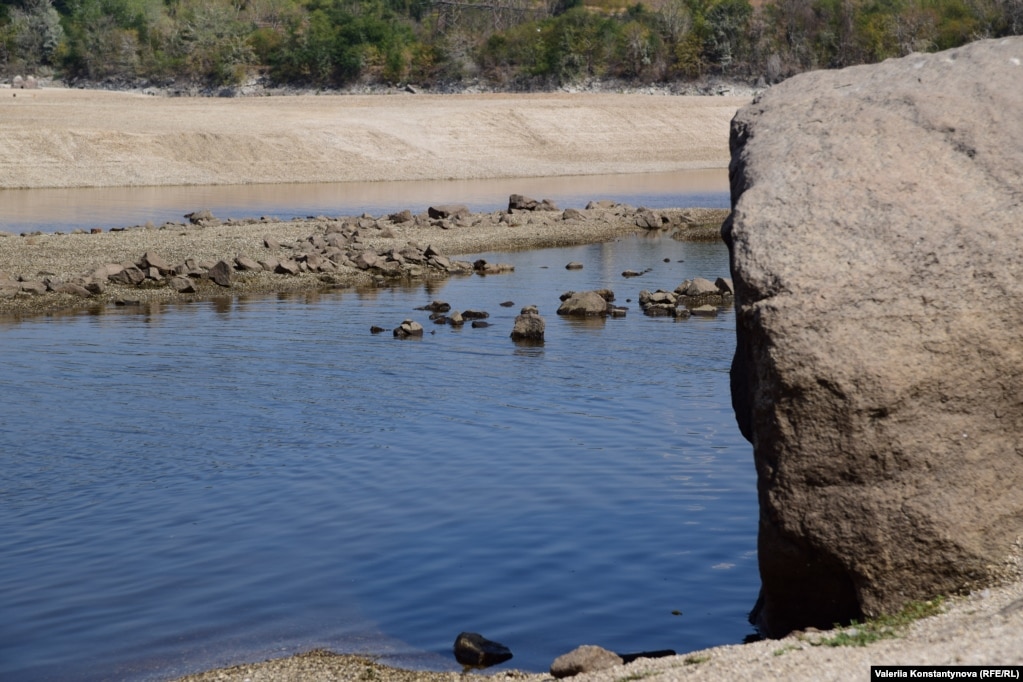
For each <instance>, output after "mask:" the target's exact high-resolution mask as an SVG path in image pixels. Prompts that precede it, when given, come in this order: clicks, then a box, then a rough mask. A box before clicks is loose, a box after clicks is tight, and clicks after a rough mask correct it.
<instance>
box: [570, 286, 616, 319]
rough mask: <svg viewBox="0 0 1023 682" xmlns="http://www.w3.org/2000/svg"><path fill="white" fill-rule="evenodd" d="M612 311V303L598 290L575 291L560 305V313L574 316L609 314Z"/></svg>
mask: <svg viewBox="0 0 1023 682" xmlns="http://www.w3.org/2000/svg"><path fill="white" fill-rule="evenodd" d="M610 311H611V304H610V303H608V301H607V299H605V298H604V297H603V296H602V295H601V294H600V292H597V291H577V292H573V293H572V295H571V296H569V297H568V298H566V299H565V300H564V301H563V302H562V303H561V306H560V307H558V315H569V316H572V317H593V316H598V315H607V314H609V313H610Z"/></svg>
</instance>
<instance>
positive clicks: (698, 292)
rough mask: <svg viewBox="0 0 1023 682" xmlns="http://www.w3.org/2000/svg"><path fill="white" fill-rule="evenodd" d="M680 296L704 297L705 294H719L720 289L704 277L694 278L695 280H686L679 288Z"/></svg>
mask: <svg viewBox="0 0 1023 682" xmlns="http://www.w3.org/2000/svg"><path fill="white" fill-rule="evenodd" d="M679 289H681V291H679V293H680V294H685V295H686V296H702V295H704V294H717V293H720V292H719V291H718V287H717V285H716V284H714V282H711V281H710V280H709V279H704V278H703V277H694V278H693V279H690V280H686V281H685V282H684V283H683V284H682V285H680V286H679Z"/></svg>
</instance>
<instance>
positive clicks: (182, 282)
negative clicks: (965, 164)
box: [167, 277, 195, 294]
mask: <svg viewBox="0 0 1023 682" xmlns="http://www.w3.org/2000/svg"><path fill="white" fill-rule="evenodd" d="M167 286H169V287H171V288H172V289H174V291H176V292H178V293H179V294H194V293H195V285H194V284H192V280H190V279H189V278H187V277H171V278H170V279H169V280H168V281H167Z"/></svg>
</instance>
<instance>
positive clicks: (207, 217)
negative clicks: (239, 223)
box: [185, 209, 220, 226]
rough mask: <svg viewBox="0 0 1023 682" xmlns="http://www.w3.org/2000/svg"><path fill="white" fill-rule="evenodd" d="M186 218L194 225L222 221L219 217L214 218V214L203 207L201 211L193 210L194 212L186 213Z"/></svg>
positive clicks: (212, 223) (213, 223) (214, 223)
mask: <svg viewBox="0 0 1023 682" xmlns="http://www.w3.org/2000/svg"><path fill="white" fill-rule="evenodd" d="M185 218H186V219H187V220H188V222H190V223H192V224H193V225H201V226H205V225H218V224H220V221H219V220H218V219H217V218H214V217H213V214H212V213H210V212H209V211H208V210H206V209H203V210H201V211H193V212H192V213H186V214H185Z"/></svg>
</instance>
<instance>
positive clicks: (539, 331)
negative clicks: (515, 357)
mask: <svg viewBox="0 0 1023 682" xmlns="http://www.w3.org/2000/svg"><path fill="white" fill-rule="evenodd" d="M546 326H547V323H546V322H545V321H544V319H543V318H542V317H540V314H539V313H538V312H537V309H536V306H527V307H526V308H523V309H522V313H521V314H520V315H519V316H518V317H516V318H515V326H514V328H512V332H511V337H512V339H513V340H515V341H543V335H544V331H545V328H546Z"/></svg>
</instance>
